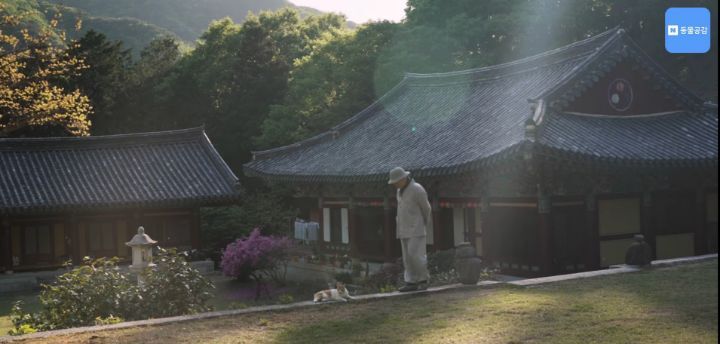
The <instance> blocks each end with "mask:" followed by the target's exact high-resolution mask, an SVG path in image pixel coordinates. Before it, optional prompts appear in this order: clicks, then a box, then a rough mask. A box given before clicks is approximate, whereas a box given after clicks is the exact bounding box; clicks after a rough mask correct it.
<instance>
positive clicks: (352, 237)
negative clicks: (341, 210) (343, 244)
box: [347, 197, 360, 257]
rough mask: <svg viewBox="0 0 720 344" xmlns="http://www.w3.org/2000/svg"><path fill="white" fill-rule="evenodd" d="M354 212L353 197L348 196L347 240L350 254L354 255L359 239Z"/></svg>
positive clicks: (356, 252) (357, 249)
mask: <svg viewBox="0 0 720 344" xmlns="http://www.w3.org/2000/svg"><path fill="white" fill-rule="evenodd" d="M356 215H357V214H356V213H355V199H354V198H352V197H350V199H349V200H348V224H347V226H348V240H349V241H350V256H351V257H354V256H356V255H357V254H358V253H359V251H360V250H359V248H358V244H359V243H360V240H359V239H358V235H357V229H358V228H357V223H355V221H356V220H357V218H356Z"/></svg>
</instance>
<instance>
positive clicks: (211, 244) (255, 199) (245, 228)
mask: <svg viewBox="0 0 720 344" xmlns="http://www.w3.org/2000/svg"><path fill="white" fill-rule="evenodd" d="M296 213H297V209H295V208H294V207H293V206H292V203H291V190H289V189H287V188H283V187H272V188H259V189H256V190H253V191H252V193H248V194H246V196H245V198H244V200H243V204H242V206H229V207H214V208H201V209H200V218H201V235H202V241H203V243H204V244H205V246H206V247H208V248H209V249H211V250H214V251H215V252H216V253H217V254H218V255H217V256H216V255H215V254H213V255H212V258H213V259H214V260H216V261H217V260H219V259H218V258H219V251H220V249H222V248H224V247H225V246H226V245H227V244H229V243H230V242H232V241H234V240H235V239H237V238H240V237H243V236H247V235H248V234H250V230H251V229H252V228H258V227H259V228H262V231H263V233H265V234H276V235H285V234H287V231H288V226H289V224H290V222H291V221H292V220H293V219H294V217H295V214H296Z"/></svg>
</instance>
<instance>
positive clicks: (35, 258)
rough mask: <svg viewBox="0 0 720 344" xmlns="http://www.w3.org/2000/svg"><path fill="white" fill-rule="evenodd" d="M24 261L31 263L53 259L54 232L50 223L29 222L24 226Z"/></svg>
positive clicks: (47, 261)
mask: <svg viewBox="0 0 720 344" xmlns="http://www.w3.org/2000/svg"><path fill="white" fill-rule="evenodd" d="M22 233H23V261H24V262H27V263H29V264H34V263H51V262H52V261H53V233H52V227H51V226H50V225H49V224H28V225H24V226H23V228H22Z"/></svg>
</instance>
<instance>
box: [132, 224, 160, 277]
mask: <svg viewBox="0 0 720 344" xmlns="http://www.w3.org/2000/svg"><path fill="white" fill-rule="evenodd" d="M156 243H157V241H155V240H153V239H152V238H150V237H149V236H148V235H147V234H145V228H143V227H142V226H140V227H138V234H135V236H134V237H133V238H132V240H130V241H128V242H126V243H125V245H128V246H130V248H132V265H130V271H132V272H133V273H135V274H136V275H137V276H138V283H139V284H142V283H143V281H142V277H141V274H140V273H141V272H142V271H143V270H144V269H145V268H147V267H151V266H155V264H153V262H152V246H153V245H154V244H156Z"/></svg>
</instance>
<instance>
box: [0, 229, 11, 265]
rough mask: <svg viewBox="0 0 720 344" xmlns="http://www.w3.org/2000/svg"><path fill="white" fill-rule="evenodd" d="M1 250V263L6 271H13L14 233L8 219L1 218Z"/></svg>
mask: <svg viewBox="0 0 720 344" xmlns="http://www.w3.org/2000/svg"><path fill="white" fill-rule="evenodd" d="M0 242H1V243H2V244H0V249H2V252H3V253H2V257H0V263H2V266H3V267H4V268H5V271H12V269H13V266H12V256H13V252H12V231H11V230H10V221H9V220H8V218H6V217H0Z"/></svg>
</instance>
